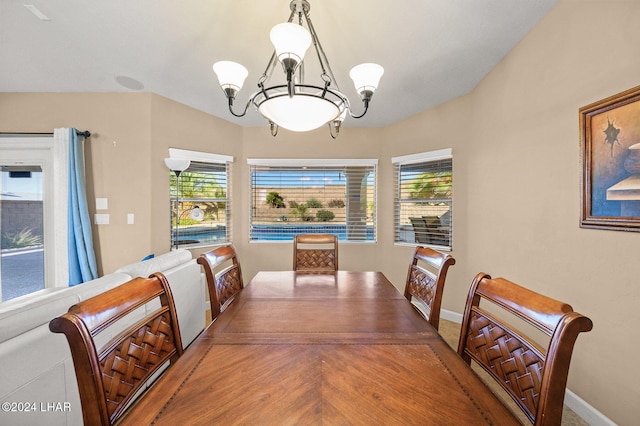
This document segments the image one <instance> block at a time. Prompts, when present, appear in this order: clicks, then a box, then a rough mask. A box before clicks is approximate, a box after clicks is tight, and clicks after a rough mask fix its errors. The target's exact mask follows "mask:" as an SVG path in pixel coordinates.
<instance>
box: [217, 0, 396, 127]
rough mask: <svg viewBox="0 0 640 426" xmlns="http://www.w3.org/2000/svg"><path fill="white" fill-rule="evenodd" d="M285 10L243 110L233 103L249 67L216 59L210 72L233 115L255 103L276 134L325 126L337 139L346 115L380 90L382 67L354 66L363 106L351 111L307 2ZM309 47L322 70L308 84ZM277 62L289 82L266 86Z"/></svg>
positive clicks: (366, 104) (353, 75)
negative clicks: (288, 12)
mask: <svg viewBox="0 0 640 426" xmlns="http://www.w3.org/2000/svg"><path fill="white" fill-rule="evenodd" d="M289 8H290V9H291V15H290V16H289V19H288V21H287V22H285V23H281V24H278V25H276V26H274V27H273V29H272V30H271V33H270V39H271V42H272V43H273V45H274V48H275V50H274V52H273V54H272V55H271V59H270V60H269V63H268V64H267V68H266V69H265V71H264V73H263V74H262V75H261V76H260V78H259V79H258V90H257V91H256V92H255V93H253V94H252V95H251V96H250V98H249V100H248V101H247V103H246V105H245V107H244V110H243V111H242V112H240V113H237V112H235V111H234V109H233V102H234V100H235V98H236V95H237V94H238V92H239V91H240V89H242V85H243V84H244V80H245V78H246V77H247V76H248V71H247V69H246V68H245V67H244V66H242V65H240V64H238V63H236V62H233V61H218V62H216V63H215V64H214V65H213V71H214V72H215V73H216V75H217V77H218V81H219V83H220V87H221V88H222V90H223V92H224V94H225V96H226V97H227V100H228V103H229V111H230V112H231V114H233V115H234V116H236V117H243V116H244V115H245V114H246V113H247V110H248V108H249V105H251V104H253V105H254V106H255V107H256V109H257V110H258V112H260V114H261V115H262V116H263V117H264V118H266V119H267V121H268V123H269V124H270V127H271V133H272V134H273V135H274V136H275V135H276V134H277V132H278V128H279V127H283V128H285V129H287V130H291V131H298V132H306V131H309V130H313V129H316V128H318V127H320V126H323V125H325V124H328V125H329V131H330V134H331V136H332V137H333V138H336V137H337V135H338V132H339V130H340V126H341V125H342V122H343V120H344V119H345V118H346V116H347V114H348V115H349V116H350V117H352V118H361V117H363V116H364V115H365V114H366V113H367V110H368V108H369V102H370V101H371V98H372V96H373V94H374V92H375V91H376V89H377V88H378V84H379V82H380V78H381V77H382V74H383V73H384V69H383V68H382V67H381V66H380V65H378V64H373V63H364V64H360V65H357V66H355V67H353V68H352V70H351V72H350V77H351V78H352V80H353V82H354V86H355V89H356V91H357V92H358V94H359V95H360V98H361V100H362V103H363V106H364V112H362V113H361V114H354V113H353V110H352V107H351V105H350V103H349V99H348V98H347V97H346V96H345V95H344V94H342V93H341V92H340V88H339V87H338V83H337V82H336V79H335V77H334V75H333V71H332V70H331V66H330V65H329V60H328V59H327V57H326V55H325V53H324V49H323V48H322V44H321V43H320V40H319V39H318V35H317V34H316V31H315V29H314V26H313V23H312V22H311V18H310V17H309V11H310V10H311V6H310V5H309V2H308V1H306V0H293V1H291V3H290V5H289ZM305 26H306V27H305ZM310 46H313V48H314V49H315V53H316V55H315V57H317V59H318V61H319V63H320V70H321V74H320V76H319V80H318V82H317V83H314V84H306V83H305V81H304V61H305V55H306V53H307V50H308V49H309V48H310ZM312 56H313V55H312ZM276 62H280V63H281V65H282V68H283V71H284V73H285V76H286V81H287V83H286V84H285V85H275V86H266V85H265V84H266V83H267V82H268V81H269V79H270V78H271V74H272V72H273V69H274V68H275V65H276Z"/></svg>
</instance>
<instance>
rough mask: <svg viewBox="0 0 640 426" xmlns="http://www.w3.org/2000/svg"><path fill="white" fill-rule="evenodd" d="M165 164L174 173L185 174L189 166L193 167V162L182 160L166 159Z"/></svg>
mask: <svg viewBox="0 0 640 426" xmlns="http://www.w3.org/2000/svg"><path fill="white" fill-rule="evenodd" d="M164 164H166V165H167V167H168V168H169V170H172V171H174V172H183V171H185V170H187V169H188V168H189V166H190V165H191V161H190V160H185V159H182V158H170V157H169V158H165V159H164Z"/></svg>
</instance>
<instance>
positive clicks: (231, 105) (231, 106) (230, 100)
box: [228, 96, 253, 117]
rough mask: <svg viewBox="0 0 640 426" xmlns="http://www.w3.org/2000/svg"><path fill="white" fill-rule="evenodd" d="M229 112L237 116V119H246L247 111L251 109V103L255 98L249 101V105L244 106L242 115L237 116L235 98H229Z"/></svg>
mask: <svg viewBox="0 0 640 426" xmlns="http://www.w3.org/2000/svg"><path fill="white" fill-rule="evenodd" d="M228 99H229V112H231V114H232V115H234V116H236V117H244V116H245V114H246V113H247V110H248V109H249V105H250V104H251V101H252V100H253V96H252V97H251V98H249V100H248V101H247V104H246V105H245V106H244V111H242V113H241V114H236V113H235V112H234V111H233V98H232V97H229V98H228Z"/></svg>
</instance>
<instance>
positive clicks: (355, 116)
mask: <svg viewBox="0 0 640 426" xmlns="http://www.w3.org/2000/svg"><path fill="white" fill-rule="evenodd" d="M363 102H364V112H363V113H362V114H360V115H353V114H352V113H351V108H349V117H351V118H362V117H364V115H365V114H366V113H367V111H368V110H369V101H367V100H365V101H363Z"/></svg>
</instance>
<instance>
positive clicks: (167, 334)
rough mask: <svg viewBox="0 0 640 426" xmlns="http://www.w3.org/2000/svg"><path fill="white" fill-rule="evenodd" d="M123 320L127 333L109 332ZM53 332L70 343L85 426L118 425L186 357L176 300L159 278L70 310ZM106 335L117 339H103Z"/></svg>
mask: <svg viewBox="0 0 640 426" xmlns="http://www.w3.org/2000/svg"><path fill="white" fill-rule="evenodd" d="M158 300H159V303H158ZM145 305H146V306H145ZM120 320H122V321H123V322H126V324H127V325H126V326H124V331H122V332H115V331H114V330H113V329H112V328H109V326H111V325H114V324H116V323H117V322H118V321H120ZM118 324H119V325H121V324H122V322H120V323H118ZM129 324H133V325H129ZM116 327H117V326H116ZM49 329H50V330H51V331H52V332H54V333H64V335H65V336H66V338H67V341H68V342H69V347H70V349H71V356H72V359H73V366H74V368H75V373H76V380H77V382H78V390H79V392H80V402H81V405H82V417H83V419H84V424H86V425H111V424H114V423H115V422H116V421H117V420H118V418H119V417H120V416H121V415H122V413H123V412H124V410H125V409H126V408H127V406H128V404H129V403H130V402H131V401H132V400H133V398H134V397H137V394H138V392H139V391H141V390H142V389H144V388H145V387H146V386H147V384H148V382H150V381H151V379H152V378H155V376H154V374H155V373H156V372H157V371H158V370H159V369H160V368H161V367H163V366H164V365H165V364H166V362H167V361H170V362H171V363H173V362H174V361H175V360H176V359H177V358H178V357H179V356H180V355H182V342H181V340H180V330H179V328H178V319H177V316H176V311H175V306H174V302H173V296H172V294H171V289H170V288H169V284H168V282H167V280H166V278H165V277H164V275H162V274H160V273H156V274H153V275H152V276H151V277H149V278H134V279H133V280H131V281H128V282H126V283H124V284H122V285H120V286H118V287H115V288H113V289H111V290H108V291H106V292H104V293H101V294H99V295H97V296H94V297H92V298H90V299H87V300H85V301H82V302H80V303H78V304H75V305H73V306H71V307H70V308H69V311H68V312H67V313H65V314H64V315H62V316H60V317H57V318H54V319H53V320H51V322H50V323H49ZM105 330H107V332H106V333H105V335H106V336H109V335H110V334H111V333H113V334H115V337H110V338H108V339H102V338H101V337H104V336H102V335H101V334H100V333H102V332H104V331H105ZM96 338H97V339H96ZM96 340H98V342H100V344H97V343H96ZM104 340H108V341H107V342H106V343H103V342H104Z"/></svg>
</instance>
